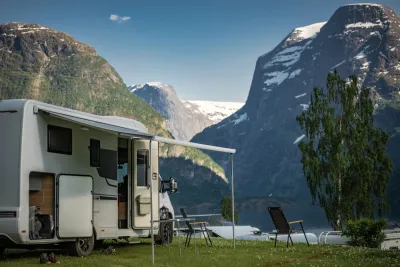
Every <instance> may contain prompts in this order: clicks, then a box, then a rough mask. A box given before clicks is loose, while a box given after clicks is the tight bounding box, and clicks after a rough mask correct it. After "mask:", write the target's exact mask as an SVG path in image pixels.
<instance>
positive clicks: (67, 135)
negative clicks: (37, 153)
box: [47, 125, 72, 155]
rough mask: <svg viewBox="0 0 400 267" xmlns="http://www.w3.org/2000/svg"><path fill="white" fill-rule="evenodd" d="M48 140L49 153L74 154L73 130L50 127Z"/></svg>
mask: <svg viewBox="0 0 400 267" xmlns="http://www.w3.org/2000/svg"><path fill="white" fill-rule="evenodd" d="M47 139H48V147H47V151H48V152H52V153H60V154H67V155H71V154H72V129H68V128H63V127H59V126H53V125H49V126H48V132H47Z"/></svg>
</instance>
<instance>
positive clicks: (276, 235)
mask: <svg viewBox="0 0 400 267" xmlns="http://www.w3.org/2000/svg"><path fill="white" fill-rule="evenodd" d="M277 239H278V234H275V247H276V240H277Z"/></svg>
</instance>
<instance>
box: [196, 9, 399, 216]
mask: <svg viewBox="0 0 400 267" xmlns="http://www.w3.org/2000/svg"><path fill="white" fill-rule="evenodd" d="M399 59H400V18H399V17H398V16H397V15H396V14H395V12H394V11H393V10H392V9H390V8H389V7H386V6H382V5H377V4H352V5H346V6H342V7H340V8H338V9H337V10H336V12H335V13H334V14H333V15H332V17H331V18H330V19H329V20H328V21H327V22H320V23H315V24H312V25H309V26H305V27H300V28H297V29H294V30H293V31H292V32H291V33H289V34H288V35H287V36H286V37H285V38H284V39H283V40H282V41H281V42H280V43H279V44H278V45H277V46H276V47H275V48H274V49H272V50H271V51H270V52H268V53H266V54H264V55H261V56H260V57H259V58H258V60H257V62H256V66H255V70H254V75H253V80H252V83H251V87H250V92H249V96H248V99H247V101H246V103H245V105H244V106H243V107H242V108H241V109H240V110H238V111H237V112H235V113H234V114H233V115H232V116H229V117H228V118H226V119H224V120H222V121H221V122H220V123H218V124H215V125H213V126H211V127H209V128H207V129H205V130H204V131H203V132H201V133H199V134H197V135H196V136H194V138H193V139H192V141H194V142H206V143H209V144H213V145H219V146H227V147H234V148H236V149H237V154H236V155H235V165H236V166H235V172H236V174H235V177H236V181H235V187H236V192H237V194H238V195H239V196H267V195H268V194H270V193H272V192H273V193H274V195H275V196H279V197H288V198H293V199H295V200H296V202H297V205H300V203H302V204H303V205H304V206H305V207H309V208H310V209H311V207H310V205H309V202H310V193H309V190H308V188H307V185H306V181H305V178H304V176H303V173H302V165H301V163H300V156H301V154H300V150H299V148H298V146H297V143H298V142H299V141H300V140H301V139H302V138H303V137H304V135H303V132H301V130H300V127H299V126H298V124H297V122H296V116H297V115H299V114H300V113H301V111H302V110H304V109H307V108H308V104H309V101H310V94H311V93H312V89H313V87H315V86H317V87H325V84H326V77H327V74H328V73H329V72H331V71H332V70H334V69H337V71H338V72H339V74H340V75H341V76H342V77H348V76H349V75H358V76H359V77H360V82H361V84H362V86H363V87H370V88H372V89H373V92H374V95H373V100H374V101H375V103H376V105H375V106H376V108H377V110H376V117H375V121H376V124H377V126H379V127H381V128H383V129H384V130H386V131H388V132H390V133H391V140H390V144H389V153H390V154H391V156H392V159H393V161H394V166H399V163H400V156H399V153H398V148H400V137H399V135H398V134H397V128H396V127H399V126H400V116H399V115H400V113H399V109H398V108H399V97H400V93H399V88H400V77H399V75H400V63H399ZM210 155H211V156H212V157H213V158H214V159H215V160H217V162H220V163H221V164H225V162H226V159H225V158H222V157H221V155H218V154H216V153H210ZM397 168H398V167H397ZM390 183H391V186H390V187H389V190H390V192H389V198H390V201H391V203H392V209H393V211H396V210H397V214H400V208H399V206H400V205H398V204H399V203H400V201H399V200H400V197H398V191H397V192H395V191H393V188H400V186H399V185H400V182H399V178H398V176H396V175H395V176H394V177H393V179H392V181H391V182H390ZM395 185H397V186H395ZM396 193H397V194H396ZM393 203H395V204H393ZM298 210H300V209H298ZM320 215H321V214H320Z"/></svg>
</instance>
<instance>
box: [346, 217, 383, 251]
mask: <svg viewBox="0 0 400 267" xmlns="http://www.w3.org/2000/svg"><path fill="white" fill-rule="evenodd" d="M386 226H387V220H386V219H380V220H371V219H367V218H361V219H359V220H349V221H346V222H345V229H344V231H343V235H344V236H346V237H348V238H349V239H350V240H349V241H348V242H347V243H348V244H349V245H350V246H356V247H368V248H379V247H380V246H381V244H382V242H383V241H384V240H385V237H386V235H385V233H383V232H382V230H384V229H385V228H386Z"/></svg>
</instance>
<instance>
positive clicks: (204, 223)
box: [190, 222, 206, 224]
mask: <svg viewBox="0 0 400 267" xmlns="http://www.w3.org/2000/svg"><path fill="white" fill-rule="evenodd" d="M190 224H206V222H192V223H190Z"/></svg>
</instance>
